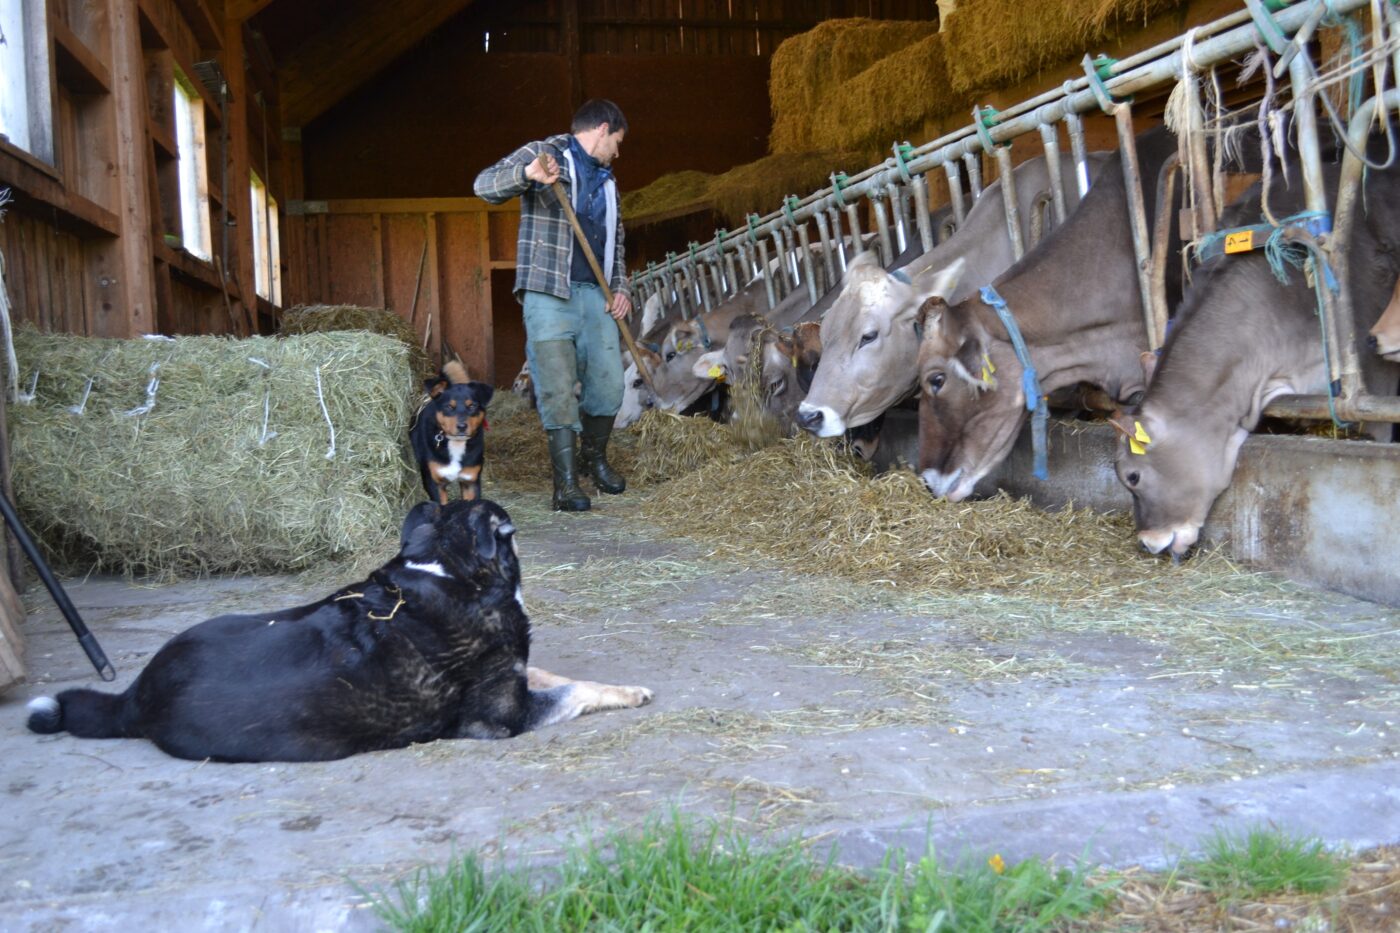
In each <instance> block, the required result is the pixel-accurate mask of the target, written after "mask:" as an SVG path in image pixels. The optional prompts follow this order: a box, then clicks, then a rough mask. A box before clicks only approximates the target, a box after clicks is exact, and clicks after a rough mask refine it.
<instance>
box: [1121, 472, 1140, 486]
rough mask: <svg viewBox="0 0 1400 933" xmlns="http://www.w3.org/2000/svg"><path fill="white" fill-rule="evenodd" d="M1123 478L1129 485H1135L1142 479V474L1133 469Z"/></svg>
mask: <svg viewBox="0 0 1400 933" xmlns="http://www.w3.org/2000/svg"><path fill="white" fill-rule="evenodd" d="M1123 479H1124V480H1126V481H1127V483H1128V485H1129V486H1130V487H1136V486H1137V484H1138V482H1139V481H1141V480H1142V474H1141V473H1139V472H1138V471H1137V470H1133V471H1132V472H1130V473H1129V474H1128V475H1126V476H1124V477H1123Z"/></svg>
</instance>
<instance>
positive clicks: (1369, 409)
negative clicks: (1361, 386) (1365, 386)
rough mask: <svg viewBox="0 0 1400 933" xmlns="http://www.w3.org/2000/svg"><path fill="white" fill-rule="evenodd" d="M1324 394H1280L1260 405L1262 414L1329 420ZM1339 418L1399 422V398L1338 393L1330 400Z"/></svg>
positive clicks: (1330, 417) (1344, 419) (1330, 415)
mask: <svg viewBox="0 0 1400 933" xmlns="http://www.w3.org/2000/svg"><path fill="white" fill-rule="evenodd" d="M1327 403H1328V399H1327V396H1325V395H1284V396H1281V397H1280V398H1276V399H1274V400H1273V401H1272V402H1270V403H1269V404H1268V405H1265V406H1264V414H1266V415H1270V416H1271V417H1274V418H1313V419H1316V420H1319V421H1330V420H1331V419H1332V412H1331V410H1330V409H1329V408H1328V404H1327ZM1332 404H1333V405H1334V406H1335V407H1336V409H1337V417H1338V418H1340V419H1341V420H1343V421H1374V422H1385V423H1388V424H1397V423H1400V398H1398V397H1396V396H1393V395H1358V396H1356V397H1354V398H1347V397H1342V398H1339V399H1336V400H1335V401H1334V402H1333V403H1332Z"/></svg>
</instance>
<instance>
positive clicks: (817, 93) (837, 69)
mask: <svg viewBox="0 0 1400 933" xmlns="http://www.w3.org/2000/svg"><path fill="white" fill-rule="evenodd" d="M937 31H938V23H937V22H936V21H932V20H928V21H917V22H898V21H890V20H869V19H860V18H853V19H833V20H826V21H824V22H822V23H819V24H818V25H817V26H815V27H814V28H812V29H809V30H808V31H807V32H804V33H802V34H800V35H796V36H793V37H791V38H789V39H787V40H785V41H784V42H783V43H782V44H781V45H779V46H778V48H777V50H776V51H774V53H773V59H772V64H771V65H770V69H769V79H768V96H769V100H770V102H771V106H772V109H773V131H772V133H771V134H770V135H769V137H768V151H769V152H773V153H781V152H808V151H810V150H811V149H812V148H813V145H812V139H813V135H812V128H813V118H814V116H815V115H817V114H819V113H820V111H821V110H822V109H823V108H825V107H828V106H830V105H831V103H832V101H833V94H834V92H835V89H836V88H837V86H838V85H840V84H841V83H842V82H844V81H846V80H847V79H849V78H853V77H855V76H856V75H858V74H860V73H861V72H862V71H864V70H865V69H866V68H869V67H870V66H871V65H873V64H874V63H875V62H877V61H879V60H880V59H882V58H884V57H886V56H887V55H889V54H891V53H893V52H896V51H898V50H899V49H902V48H904V47H905V46H907V45H909V44H910V43H912V42H917V41H919V40H921V39H923V38H925V37H926V36H928V35H930V34H931V33H936V32H937Z"/></svg>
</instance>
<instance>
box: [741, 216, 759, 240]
mask: <svg viewBox="0 0 1400 933" xmlns="http://www.w3.org/2000/svg"><path fill="white" fill-rule="evenodd" d="M744 219H745V220H747V221H748V222H749V242H750V243H757V242H758V234H756V233H754V231H755V230H757V229H758V215H757V214H750V215H748V217H746V218H744Z"/></svg>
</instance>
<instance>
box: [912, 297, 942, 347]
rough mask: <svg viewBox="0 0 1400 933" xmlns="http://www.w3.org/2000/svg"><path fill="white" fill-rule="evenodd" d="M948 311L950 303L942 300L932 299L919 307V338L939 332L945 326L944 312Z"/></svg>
mask: <svg viewBox="0 0 1400 933" xmlns="http://www.w3.org/2000/svg"><path fill="white" fill-rule="evenodd" d="M947 310H948V302H946V301H944V300H943V299H942V298H930V299H928V300H927V301H925V302H924V303H923V304H922V305H920V306H919V317H918V324H917V326H918V329H919V336H920V337H921V338H922V337H923V335H924V334H927V333H929V332H930V331H937V330H939V329H940V328H941V327H942V326H943V312H945V311H947Z"/></svg>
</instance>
